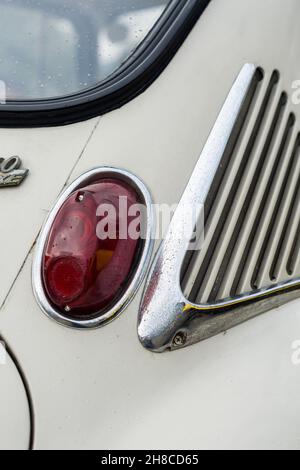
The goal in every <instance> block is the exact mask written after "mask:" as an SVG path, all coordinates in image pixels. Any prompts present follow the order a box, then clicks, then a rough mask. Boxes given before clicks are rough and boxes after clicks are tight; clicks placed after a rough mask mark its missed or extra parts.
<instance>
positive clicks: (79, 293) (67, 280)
mask: <svg viewBox="0 0 300 470" xmlns="http://www.w3.org/2000/svg"><path fill="white" fill-rule="evenodd" d="M121 199H122V201H123V204H122V205H120V200H121ZM124 201H126V205H125V207H127V210H126V211H125V210H121V209H120V208H123V209H124ZM138 203H139V197H138V194H137V193H136V191H135V190H134V189H132V188H131V187H130V186H129V185H128V184H126V183H124V182H122V181H118V180H112V179H104V180H102V181H100V182H98V183H95V184H91V185H89V186H86V187H84V188H80V189H79V190H77V191H75V192H74V193H72V194H71V195H70V196H69V197H68V198H67V199H66V201H65V202H64V204H63V205H62V207H61V208H60V210H59V211H58V213H57V215H56V218H55V220H54V222H53V225H52V227H51V230H50V233H49V237H48V241H47V244H46V246H45V250H44V256H43V265H42V274H43V283H44V288H45V291H46V293H47V296H48V298H49V300H50V302H51V303H52V304H53V305H54V306H55V308H56V309H57V310H58V311H60V312H61V313H64V315H68V316H69V317H74V318H78V317H79V318H83V319H86V318H89V317H91V318H92V317H94V316H95V315H99V314H101V311H103V312H104V311H105V310H106V309H107V308H108V307H109V306H110V305H111V304H112V303H113V302H115V301H116V300H118V299H119V297H120V296H121V295H122V293H123V292H124V291H125V289H126V287H127V286H128V282H129V281H130V275H131V272H132V270H133V267H134V265H135V263H136V261H137V258H138V254H139V244H140V238H138V237H134V238H133V237H132V236H131V235H130V233H129V227H130V224H131V222H132V221H133V220H134V219H135V218H136V216H137V214H135V215H134V216H130V215H128V213H129V212H130V210H129V209H130V207H132V205H133V204H138ZM101 207H102V208H103V210H102V211H100V212H99V208H101ZM105 208H112V209H113V210H107V211H106V210H105ZM97 214H98V215H97ZM112 219H114V220H112ZM101 222H103V224H102V226H101V227H102V228H103V227H104V228H105V229H106V227H107V228H109V227H114V230H113V231H112V232H109V233H108V236H107V237H106V238H105V237H104V236H101V237H99V233H98V228H99V223H101ZM124 228H125V229H126V232H124ZM121 231H122V236H121V235H120V233H121ZM102 233H103V230H102V232H101V234H102Z"/></svg>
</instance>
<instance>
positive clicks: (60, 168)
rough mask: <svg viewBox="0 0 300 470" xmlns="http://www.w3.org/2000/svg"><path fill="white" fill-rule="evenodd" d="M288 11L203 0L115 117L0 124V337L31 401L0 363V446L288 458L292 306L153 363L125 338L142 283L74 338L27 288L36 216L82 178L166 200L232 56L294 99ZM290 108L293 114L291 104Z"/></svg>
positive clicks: (294, 387) (295, 331)
mask: <svg viewBox="0 0 300 470" xmlns="http://www.w3.org/2000/svg"><path fill="white" fill-rule="evenodd" d="M299 16H300V4H299V2H298V1H297V0H287V1H285V2H282V1H281V0H251V1H250V0H243V1H241V0H226V1H225V0H213V1H212V2H211V4H210V5H209V6H208V8H207V9H206V11H205V12H204V13H203V15H202V16H201V18H200V19H199V20H198V22H197V24H196V25H195V27H194V28H193V30H192V31H191V33H190V34H189V36H188V37H187V39H186V40H185V42H184V43H183V45H182V46H181V48H180V49H179V51H178V52H177V54H176V55H175V56H174V58H173V59H172V61H171V62H170V63H169V65H168V66H167V67H166V69H165V70H164V71H163V73H162V74H161V75H160V76H159V77H158V78H157V79H156V80H155V82H154V83H153V84H152V85H151V86H150V87H149V88H147V90H146V91H144V92H143V93H142V94H140V95H139V96H138V97H137V98H135V99H134V100H132V101H131V102H129V103H128V104H126V105H124V106H123V107H121V108H120V109H117V110H115V111H112V112H110V113H108V114H105V115H103V116H100V117H96V118H93V119H91V120H88V121H84V122H81V123H77V124H71V125H67V126H61V127H45V128H33V129H0V141H1V155H3V156H5V155H6V156H9V155H14V154H16V155H20V156H21V157H22V160H23V164H24V166H25V167H26V168H29V170H30V173H29V175H28V177H27V179H26V181H25V182H24V183H23V184H22V185H21V186H20V187H16V188H10V189H9V190H6V189H5V190H1V192H0V212H1V220H2V223H1V230H0V246H1V269H0V306H1V309H0V335H1V338H2V339H3V340H4V341H5V343H7V345H8V347H9V350H11V351H12V353H13V356H14V358H15V360H16V362H17V363H18V365H19V368H20V370H21V371H22V374H23V376H24V378H25V380H26V384H27V387H28V393H29V396H30V406H29V403H28V399H27V396H26V393H25V389H24V387H23V385H22V382H21V379H20V375H19V372H18V370H17V369H16V368H15V366H14V363H13V362H12V360H11V359H10V357H8V358H7V361H6V365H0V388H1V401H0V416H1V425H0V448H6V449H7V448H12V449H15V448H18V449H27V448H28V447H29V445H30V444H29V442H31V445H32V447H33V448H34V449H138V448H141V449H145V448H148V449H166V448H167V449H178V448H180V449H191V448H196V449H199V448H201V449H202V448H203V449H216V448H225V449H249V448H252V449H253V448H255V449H262V448H271V449H299V447H300V404H299V399H298V391H299V387H300V365H299V356H300V354H299V347H300V342H299V340H300V301H299V300H295V301H293V302H290V303H288V304H286V305H284V306H281V307H279V308H277V309H273V310H271V311H269V312H268V313H266V314H264V315H261V316H259V317H257V318H256V319H253V320H251V321H249V322H247V323H244V324H242V325H240V326H238V327H236V328H233V329H231V330H229V331H228V332H227V333H226V334H220V335H218V336H215V337H213V338H211V339H208V340H206V341H203V342H201V343H198V344H195V345H193V346H191V347H188V348H186V349H182V350H179V351H175V352H170V353H168V352H167V353H164V354H154V353H152V352H150V351H147V350H145V349H144V348H143V347H142V346H141V344H140V342H139V339H138V336H137V314H138V310H139V304H140V300H141V296H142V292H143V286H142V287H141V288H140V289H139V291H138V293H137V295H136V296H135V298H134V300H133V301H132V302H131V303H130V305H129V306H128V307H127V308H126V310H125V311H124V312H123V313H122V314H121V315H120V317H119V318H117V319H116V320H115V321H113V322H112V323H110V324H108V325H106V326H104V327H103V328H100V329H96V330H90V331H81V330H74V329H68V328H65V327H63V326H61V325H59V324H57V323H56V322H54V321H51V320H50V319H48V318H47V317H46V316H45V315H44V314H43V312H42V311H41V309H40V308H39V306H38V304H37V302H36V300H35V298H34V295H33V290H32V279H31V269H32V262H33V256H34V249H35V247H34V245H35V241H36V239H37V236H38V234H39V231H40V229H41V226H42V224H43V222H44V220H45V217H46V216H47V213H48V212H49V211H50V210H51V208H52V207H53V204H54V202H55V200H56V198H57V197H58V195H59V194H60V192H61V191H62V189H63V188H64V186H65V185H66V184H68V183H70V182H71V181H73V180H74V179H75V178H76V177H78V176H80V175H81V174H82V173H83V172H85V171H87V170H89V169H91V168H93V167H97V166H103V165H107V166H111V167H117V168H124V169H126V170H128V171H131V172H132V173H134V174H135V175H137V176H138V177H140V178H141V179H142V180H143V181H144V182H145V184H146V185H147V186H148V188H149V189H150V192H151V194H152V196H153V199H154V201H155V202H156V203H168V204H174V203H176V202H178V200H179V199H180V196H181V194H182V192H183V190H184V188H185V186H186V184H187V182H188V180H189V177H190V175H191V173H192V171H193V168H194V166H195V164H196V162H197V159H198V157H199V154H200V152H201V150H202V148H203V146H204V145H205V142H206V140H207V137H208V135H209V133H210V131H211V129H212V127H213V125H214V123H215V121H216V119H217V116H218V113H219V111H220V109H221V107H222V105H223V103H224V101H225V99H226V97H227V95H228V93H229V90H230V88H231V86H232V84H233V82H234V80H235V79H236V77H237V75H238V73H239V71H240V70H241V68H242V66H243V65H244V64H245V63H249V62H251V63H254V64H255V65H257V66H261V67H263V68H264V70H265V73H266V76H269V75H270V74H271V72H272V71H273V70H274V69H278V70H279V71H280V74H281V75H280V80H281V82H282V86H283V88H284V89H285V90H287V92H288V93H289V94H290V95H292V94H293V93H294V91H295V89H293V88H292V83H293V82H295V80H297V79H300V62H299V60H298V55H299V54H298V52H299V51H298V49H299V44H300V30H299V21H298V20H299ZM289 106H290V108H291V109H292V110H293V112H294V113H295V115H296V118H297V120H298V119H300V108H299V105H297V104H293V103H292V102H291V103H290V104H289ZM298 127H299V126H298ZM157 248H158V243H157V244H156V246H155V250H154V251H156V249H157ZM253 308H255V307H253ZM31 415H32V416H31ZM30 436H31V437H30Z"/></svg>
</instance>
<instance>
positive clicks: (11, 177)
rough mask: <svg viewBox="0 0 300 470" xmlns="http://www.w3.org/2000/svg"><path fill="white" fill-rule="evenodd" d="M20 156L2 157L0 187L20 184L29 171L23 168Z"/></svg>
mask: <svg viewBox="0 0 300 470" xmlns="http://www.w3.org/2000/svg"><path fill="white" fill-rule="evenodd" d="M21 166H22V160H21V158H20V157H17V156H13V157H9V158H0V189H1V188H9V187H12V186H19V185H20V184H21V183H22V182H23V181H24V179H25V178H26V176H27V175H28V173H29V170H27V169H21Z"/></svg>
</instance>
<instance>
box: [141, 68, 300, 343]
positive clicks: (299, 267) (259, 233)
mask: <svg viewBox="0 0 300 470" xmlns="http://www.w3.org/2000/svg"><path fill="white" fill-rule="evenodd" d="M291 107H292V105H291V102H290V101H289V98H288V95H287V93H286V92H285V91H284V90H283V89H282V86H281V80H280V75H279V72H278V71H273V72H272V73H269V74H268V73H267V72H264V71H263V70H261V69H257V68H256V67H255V65H253V64H245V66H244V67H243V68H242V70H241V72H240V73H239V75H238V77H237V79H236V81H235V82H234V84H233V86H232V88H231V90H230V92H229V94H228V96H227V99H226V101H225V102H224V105H223V107H222V109H221V111H220V114H219V116H218V118H217V120H216V122H215V125H214V127H213V129H212V131H211V133H210V135H209V137H208V139H207V142H206V144H205V146H204V148H203V149H202V152H201V154H200V156H199V159H198V162H197V163H196V166H195V168H194V170H193V173H192V175H191V177H190V180H189V181H188V183H187V186H186V188H185V190H184V192H183V194H182V197H181V200H180V202H179V204H178V207H177V208H176V210H175V213H174V216H173V218H172V221H171V223H170V226H169V229H168V231H167V234H166V237H165V239H164V240H163V241H162V243H161V245H160V248H159V250H158V253H157V255H156V257H155V260H154V263H153V266H152V268H151V271H150V273H149V277H148V281H147V284H146V289H145V293H144V296H143V299H142V302H141V307H140V311H139V319H138V335H139V338H140V341H141V343H142V344H143V345H144V346H145V347H146V348H148V349H150V350H152V351H156V352H162V351H165V350H173V349H178V348H181V347H185V346H188V345H191V344H193V343H195V342H197V341H201V340H204V339H206V338H209V337H210V336H213V335H215V334H218V333H220V332H221V331H225V330H227V329H229V328H232V327H234V326H236V325H238V324H240V323H242V322H244V321H246V320H249V319H251V318H254V317H256V316H257V315H260V314H261V313H264V312H266V311H268V310H270V309H273V308H275V307H277V306H279V305H283V304H284V303H286V302H289V301H290V300H293V299H295V298H297V297H299V295H300V253H299V251H300V240H299V236H300V234H299V229H300V210H299V209H300V208H299V204H300V201H299V194H300V188H299V186H300V185H299V183H300V159H299V145H300V137H299V127H298V125H297V123H296V119H295V116H294V114H293V113H292V111H291V109H292V108H291ZM190 206H192V207H193V208H194V209H196V210H197V214H199V216H200V218H201V220H203V218H204V229H205V230H204V242H203V243H202V246H201V249H200V250H197V251H189V248H190V240H191V239H192V238H193V235H194V234H193V233H192V232H193V228H192V223H191V224H190V226H189V227H188V232H189V235H190V239H189V238H186V237H178V234H180V233H182V229H183V227H186V207H190ZM199 208H201V209H200V210H199ZM203 213H204V217H203ZM187 225H188V224H187Z"/></svg>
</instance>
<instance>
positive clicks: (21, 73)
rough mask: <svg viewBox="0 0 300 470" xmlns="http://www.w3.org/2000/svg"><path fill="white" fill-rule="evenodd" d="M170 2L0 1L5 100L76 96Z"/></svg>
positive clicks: (115, 64) (112, 66) (108, 70)
mask: <svg viewBox="0 0 300 470" xmlns="http://www.w3.org/2000/svg"><path fill="white" fill-rule="evenodd" d="M168 3H169V0H0V8H1V14H0V80H1V82H2V85H3V87H5V95H6V96H5V98H6V100H7V101H11V100H12V101H18V100H21V101H23V100H45V99H52V98H60V97H65V96H68V95H72V94H77V93H80V92H83V91H85V90H88V89H90V88H93V87H95V86H97V85H99V83H102V82H103V81H105V80H106V79H107V78H108V77H109V76H110V75H111V74H112V73H113V72H115V71H116V70H117V69H118V68H119V67H120V66H121V65H122V64H123V63H124V61H126V59H128V58H129V57H130V56H131V55H132V53H133V52H134V51H135V50H136V49H137V47H138V46H139V45H140V44H141V42H142V41H143V40H144V38H145V37H146V36H147V34H148V33H149V31H150V30H151V29H152V28H153V26H154V25H155V24H156V23H157V21H158V20H159V18H160V17H161V16H162V14H163V13H164V10H165V9H166V7H167V4H168Z"/></svg>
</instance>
